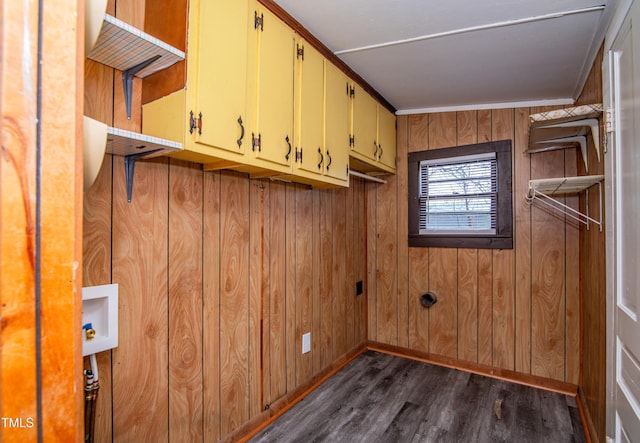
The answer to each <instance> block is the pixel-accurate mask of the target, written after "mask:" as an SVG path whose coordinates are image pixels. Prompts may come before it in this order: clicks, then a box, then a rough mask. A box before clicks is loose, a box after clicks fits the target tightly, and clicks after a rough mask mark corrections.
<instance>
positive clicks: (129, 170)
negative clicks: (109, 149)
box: [124, 149, 162, 203]
mask: <svg viewBox="0 0 640 443" xmlns="http://www.w3.org/2000/svg"><path fill="white" fill-rule="evenodd" d="M160 151H162V149H154V150H153V151H147V152H140V153H138V154H129V155H125V156H124V176H125V180H126V183H127V202H129V203H131V196H132V194H133V172H134V169H135V167H136V160H138V159H139V158H142V157H147V156H149V155H151V154H155V153H156V152H160Z"/></svg>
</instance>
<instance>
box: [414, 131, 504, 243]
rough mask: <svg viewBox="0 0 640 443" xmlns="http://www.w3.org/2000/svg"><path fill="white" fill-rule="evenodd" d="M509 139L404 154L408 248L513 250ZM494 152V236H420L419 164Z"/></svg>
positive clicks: (466, 234)
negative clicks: (405, 155)
mask: <svg viewBox="0 0 640 443" xmlns="http://www.w3.org/2000/svg"><path fill="white" fill-rule="evenodd" d="M511 146H512V143H511V140H499V141H494V142H487V143H477V144H473V145H465V146H455V147H449V148H441V149H432V150H429V151H420V152H411V153H409V155H408V182H409V183H408V191H409V213H408V223H409V246H411V247H437V248H478V249H513V189H512V171H511V168H512V165H511V157H512V154H511ZM488 152H495V154H496V160H497V163H498V165H497V167H498V208H497V209H498V213H497V220H496V222H497V224H496V233H495V234H468V233H465V234H420V226H419V218H420V216H419V214H420V202H419V194H420V190H419V182H420V180H419V176H420V162H421V161H423V160H433V159H439V158H449V157H459V156H465V155H474V154H484V153H488Z"/></svg>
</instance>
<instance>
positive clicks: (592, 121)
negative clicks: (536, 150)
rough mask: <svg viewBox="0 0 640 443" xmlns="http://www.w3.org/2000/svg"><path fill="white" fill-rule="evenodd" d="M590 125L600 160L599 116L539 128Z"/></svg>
mask: <svg viewBox="0 0 640 443" xmlns="http://www.w3.org/2000/svg"><path fill="white" fill-rule="evenodd" d="M583 126H588V127H589V129H590V130H591V138H592V139H593V146H595V148H596V156H597V157H598V161H600V122H599V121H598V119H597V118H588V119H586V120H574V121H570V122H563V123H553V124H550V125H544V126H539V128H579V127H583Z"/></svg>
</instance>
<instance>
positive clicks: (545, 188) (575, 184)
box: [525, 175, 604, 231]
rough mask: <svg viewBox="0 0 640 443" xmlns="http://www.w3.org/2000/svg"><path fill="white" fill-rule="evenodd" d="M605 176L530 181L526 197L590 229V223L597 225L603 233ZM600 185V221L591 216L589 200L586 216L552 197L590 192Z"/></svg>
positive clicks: (530, 201)
mask: <svg viewBox="0 0 640 443" xmlns="http://www.w3.org/2000/svg"><path fill="white" fill-rule="evenodd" d="M603 180H604V175H583V176H578V177H558V178H542V179H537V180H529V191H528V193H527V195H526V197H525V198H526V199H527V201H528V202H529V203H533V202H534V201H538V202H540V203H542V204H544V205H546V206H549V207H551V208H553V209H555V210H557V211H560V212H562V213H563V214H564V215H566V216H567V217H570V218H572V219H574V220H576V221H578V222H580V223H582V224H584V225H586V226H587V228H588V227H589V222H592V223H595V224H597V225H598V226H599V227H600V230H601V231H602V181H603ZM594 185H598V191H599V194H600V208H599V212H600V217H599V219H598V220H596V219H594V218H592V217H590V216H589V199H588V198H587V200H586V204H587V208H586V212H587V213H586V214H583V213H582V212H580V211H577V210H576V209H574V208H572V207H570V206H567V205H566V204H564V203H563V202H561V201H559V200H557V199H555V198H553V197H552V195H564V194H575V193H579V192H583V191H587V192H588V190H589V188H590V187H592V186H594Z"/></svg>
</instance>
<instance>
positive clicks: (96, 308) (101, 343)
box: [81, 284, 118, 356]
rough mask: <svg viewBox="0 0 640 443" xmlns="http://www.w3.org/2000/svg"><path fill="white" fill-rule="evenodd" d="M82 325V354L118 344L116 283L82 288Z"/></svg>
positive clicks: (92, 352) (110, 347) (106, 348)
mask: <svg viewBox="0 0 640 443" xmlns="http://www.w3.org/2000/svg"><path fill="white" fill-rule="evenodd" d="M82 325H83V329H82V331H81V333H82V355H83V356H87V355H91V354H96V353H98V352H102V351H107V350H109V349H113V348H115V347H117V346H118V285H117V284H112V285H101V286H89V287H86V288H82ZM84 326H86V328H85V327H84ZM89 330H91V333H88V332H89Z"/></svg>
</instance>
